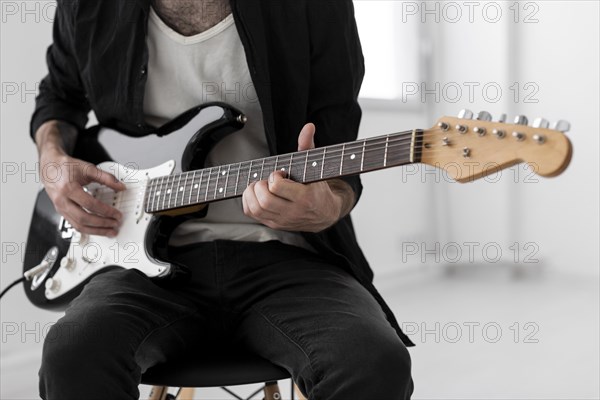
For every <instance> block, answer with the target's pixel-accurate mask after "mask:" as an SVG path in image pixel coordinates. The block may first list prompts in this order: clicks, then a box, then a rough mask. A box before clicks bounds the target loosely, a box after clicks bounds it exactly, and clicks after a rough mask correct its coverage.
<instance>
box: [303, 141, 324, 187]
mask: <svg viewBox="0 0 600 400" xmlns="http://www.w3.org/2000/svg"><path fill="white" fill-rule="evenodd" d="M323 154H324V148H318V149H313V150H309V151H308V153H307V160H306V169H305V175H304V182H314V181H318V180H319V179H320V178H321V163H322V162H323Z"/></svg>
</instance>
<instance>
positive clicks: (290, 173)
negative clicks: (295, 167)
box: [288, 153, 294, 179]
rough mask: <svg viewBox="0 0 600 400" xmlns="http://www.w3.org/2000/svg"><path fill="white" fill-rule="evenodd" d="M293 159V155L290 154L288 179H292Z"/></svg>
mask: <svg viewBox="0 0 600 400" xmlns="http://www.w3.org/2000/svg"><path fill="white" fill-rule="evenodd" d="M293 159H294V153H292V154H290V166H289V167H288V178H290V179H291V177H292V172H293V171H292V160H293Z"/></svg>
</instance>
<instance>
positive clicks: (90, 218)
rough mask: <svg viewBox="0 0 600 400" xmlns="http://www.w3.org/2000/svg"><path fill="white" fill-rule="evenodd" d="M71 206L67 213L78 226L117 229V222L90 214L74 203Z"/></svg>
mask: <svg viewBox="0 0 600 400" xmlns="http://www.w3.org/2000/svg"><path fill="white" fill-rule="evenodd" d="M72 205H73V207H72V208H69V213H70V214H71V216H72V217H73V219H74V221H75V222H76V223H77V224H79V225H80V226H85V227H92V228H111V229H119V221H117V220H115V219H113V218H106V217H103V216H100V215H95V214H91V213H89V212H87V211H85V210H84V209H83V208H81V207H80V206H79V205H78V204H76V203H74V202H72Z"/></svg>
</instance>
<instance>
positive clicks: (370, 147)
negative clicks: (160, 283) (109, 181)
mask: <svg viewBox="0 0 600 400" xmlns="http://www.w3.org/2000/svg"><path fill="white" fill-rule="evenodd" d="M440 130H441V129H440ZM392 135H394V134H390V135H387V136H382V137H379V138H368V139H365V140H363V141H356V142H352V143H351V144H345V145H344V144H339V145H333V146H331V147H328V149H329V150H330V152H329V154H328V155H327V152H325V153H326V157H325V158H324V159H325V160H326V161H330V160H333V159H335V160H339V158H340V155H338V154H336V153H341V152H344V151H349V153H350V152H351V151H352V150H355V149H359V148H362V147H363V145H364V146H365V150H364V153H368V152H374V151H381V150H384V149H386V148H387V149H388V156H389V158H394V157H398V156H401V155H403V154H402V152H397V151H395V149H394V147H399V146H401V145H402V144H403V143H402V142H404V143H407V142H412V135H411V137H410V138H401V137H400V138H398V137H391V136H392ZM425 136H428V135H421V138H423V137H425ZM429 136H433V134H429ZM377 139H379V140H385V141H386V142H387V146H379V147H376V146H378V145H381V144H384V143H381V142H375V141H376V140H377ZM368 141H371V143H367V142H368ZM374 142H375V143H374ZM390 143H392V145H390ZM332 147H335V148H332ZM441 147H446V146H443V145H430V146H429V148H428V150H429V153H434V152H439V150H434V149H433V150H432V148H441ZM485 147H488V146H485ZM478 149H481V147H479V148H478ZM311 150H313V149H311ZM311 150H306V151H305V153H307V154H308V152H310V151H311ZM396 150H397V149H396ZM421 152H423V150H422V149H415V154H417V153H421ZM293 154H297V153H293ZM332 154H333V155H332ZM407 154H410V151H409V152H408V153H407ZM280 157H284V158H283V159H281V160H277V159H276V158H275V156H271V157H268V159H269V160H267V161H266V162H265V164H264V167H266V169H267V171H270V170H271V169H274V167H275V166H276V165H277V164H279V165H282V166H283V165H288V162H287V158H290V160H291V161H292V167H298V164H301V163H302V161H301V160H302V155H299V156H298V157H301V158H300V160H298V161H295V162H294V161H293V156H289V157H287V155H281V156H280ZM303 158H304V159H306V158H307V156H306V154H305V156H304V157H303ZM320 158H321V157H320V156H318V157H317V158H315V161H316V160H318V159H320ZM253 161H254V160H253ZM273 161H274V163H272V162H273ZM248 162H250V161H243V162H241V163H233V164H229V165H225V166H228V167H229V169H228V174H227V175H228V176H230V175H231V174H233V175H235V174H236V173H237V172H238V171H241V170H242V169H244V170H245V169H246V168H244V167H245V166H243V164H244V163H248ZM257 164H258V163H257ZM232 166H233V168H232ZM248 166H250V164H248ZM372 166H377V167H379V161H376V162H374V163H367V168H369V167H372ZM221 167H223V166H221ZM218 168H219V167H218V166H217V167H212V168H206V169H205V170H211V171H210V172H211V173H212V172H213V171H214V170H215V169H218ZM249 170H251V169H249ZM198 171H200V170H198ZM193 172H194V171H189V172H186V173H182V174H177V175H167V176H164V177H158V178H153V179H151V180H148V181H146V182H144V183H143V184H142V185H131V184H130V185H129V187H128V190H129V189H134V188H135V187H136V186H138V187H139V186H146V185H147V186H148V187H147V189H146V190H154V191H156V190H157V189H160V190H162V188H165V187H173V184H174V183H175V181H176V180H178V177H179V176H181V178H180V180H182V181H184V186H178V188H183V189H182V190H180V192H181V193H180V192H177V191H175V195H176V196H175V199H177V198H178V197H179V194H182V195H183V196H182V198H185V197H187V198H188V199H189V198H190V196H189V195H190V193H188V192H190V191H191V189H192V188H194V189H195V188H196V185H197V183H196V181H195V177H193V176H190V175H191V174H192V173H193ZM356 172H357V173H359V172H361V171H359V170H357V171H356ZM350 173H351V174H352V173H355V172H354V171H352V170H350ZM334 176H339V175H338V174H336V175H334ZM190 177H191V178H192V180H191V182H190V183H189V185H188V184H187V183H185V181H186V180H189V179H190ZM161 178H162V179H163V180H165V178H166V182H164V181H163V182H161V184H160V186H157V185H153V183H156V182H157V181H158V180H160V179H161ZM215 178H216V177H215ZM217 181H218V179H214V183H215V186H216V183H217ZM206 183H208V185H209V188H210V187H211V186H212V183H213V180H212V179H211V181H210V182H208V181H207V182H206ZM178 185H180V182H178ZM200 185H202V186H204V183H203V182H202V181H200ZM238 186H239V185H237V186H235V185H230V184H229V183H228V184H227V185H224V186H223V189H236V188H237V187H238ZM215 189H216V188H215ZM107 190H109V191H110V193H107V194H108V196H107V197H104V198H103V199H104V200H107V199H108V197H114V192H113V191H112V190H111V189H108V188H107ZM226 192H227V190H225V193H226ZM121 193H123V192H121ZM215 193H216V191H215ZM191 194H192V196H193V193H191ZM224 196H226V195H225V194H224ZM169 197H170V198H169V204H168V205H169V206H170V205H171V202H172V201H173V192H171V193H169ZM219 197H220V196H216V197H215V196H212V199H211V200H214V199H219ZM196 198H198V196H196ZM100 199H102V198H100ZM116 201H117V202H119V204H124V203H127V202H138V200H137V199H135V198H134V199H130V200H126V199H123V198H122V197H120V198H117V199H116ZM182 204H184V205H185V204H186V203H182ZM187 204H191V203H189V200H188V203H187ZM175 205H177V201H175Z"/></svg>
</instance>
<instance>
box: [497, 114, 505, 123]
mask: <svg viewBox="0 0 600 400" xmlns="http://www.w3.org/2000/svg"><path fill="white" fill-rule="evenodd" d="M498 122H500V123H505V122H506V114H505V113H502V114H500V118H498Z"/></svg>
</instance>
